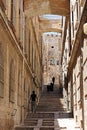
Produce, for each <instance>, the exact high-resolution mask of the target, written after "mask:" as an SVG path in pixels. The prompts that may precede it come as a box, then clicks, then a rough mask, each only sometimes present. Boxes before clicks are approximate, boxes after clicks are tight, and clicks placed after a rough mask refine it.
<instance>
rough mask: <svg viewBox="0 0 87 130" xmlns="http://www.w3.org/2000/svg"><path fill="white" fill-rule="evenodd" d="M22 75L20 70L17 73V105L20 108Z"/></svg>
mask: <svg viewBox="0 0 87 130" xmlns="http://www.w3.org/2000/svg"><path fill="white" fill-rule="evenodd" d="M21 100H22V73H21V70H20V71H19V73H18V105H19V106H21V105H22V104H21V103H22V102H21Z"/></svg>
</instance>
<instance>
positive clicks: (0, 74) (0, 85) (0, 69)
mask: <svg viewBox="0 0 87 130" xmlns="http://www.w3.org/2000/svg"><path fill="white" fill-rule="evenodd" d="M0 97H4V55H3V48H2V44H1V43H0Z"/></svg>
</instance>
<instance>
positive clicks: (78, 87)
mask: <svg viewBox="0 0 87 130" xmlns="http://www.w3.org/2000/svg"><path fill="white" fill-rule="evenodd" d="M66 20H67V19H65V18H63V21H64V24H63V26H65V30H66V31H65V34H64V39H65V41H64V44H63V48H62V70H63V73H62V75H63V86H64V91H65V102H66V105H67V108H68V110H71V111H72V114H73V116H74V118H75V120H76V122H77V124H79V125H80V128H81V130H86V129H87V112H86V111H87V90H86V86H87V73H86V69H87V53H86V52H87V36H86V35H85V34H84V32H83V26H84V24H85V23H86V22H87V1H86V0H80V1H79V0H70V17H69V20H68V22H67V24H65V23H66Z"/></svg>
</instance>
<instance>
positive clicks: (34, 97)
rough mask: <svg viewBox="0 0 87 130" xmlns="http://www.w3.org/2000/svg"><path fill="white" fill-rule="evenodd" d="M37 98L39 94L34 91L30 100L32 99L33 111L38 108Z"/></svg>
mask: <svg viewBox="0 0 87 130" xmlns="http://www.w3.org/2000/svg"><path fill="white" fill-rule="evenodd" d="M36 99H37V95H36V94H35V92H34V91H32V94H31V97H30V100H31V111H32V112H35V109H36Z"/></svg>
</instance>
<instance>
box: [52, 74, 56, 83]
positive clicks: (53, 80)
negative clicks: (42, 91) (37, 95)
mask: <svg viewBox="0 0 87 130" xmlns="http://www.w3.org/2000/svg"><path fill="white" fill-rule="evenodd" d="M52 82H53V85H54V82H55V77H54V76H53V77H52Z"/></svg>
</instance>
